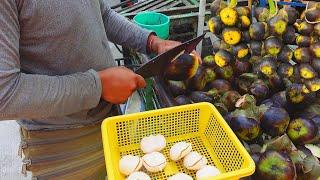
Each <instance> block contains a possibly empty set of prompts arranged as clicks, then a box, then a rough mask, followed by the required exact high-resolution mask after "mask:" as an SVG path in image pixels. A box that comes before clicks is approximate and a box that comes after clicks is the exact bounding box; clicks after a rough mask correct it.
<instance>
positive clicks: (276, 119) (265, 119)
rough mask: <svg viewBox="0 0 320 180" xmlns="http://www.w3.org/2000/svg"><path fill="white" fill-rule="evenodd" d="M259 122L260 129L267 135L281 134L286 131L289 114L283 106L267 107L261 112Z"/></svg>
mask: <svg viewBox="0 0 320 180" xmlns="http://www.w3.org/2000/svg"><path fill="white" fill-rule="evenodd" d="M260 122H261V128H262V130H263V131H264V132H265V133H267V134H268V135H270V136H272V137H275V136H281V135H283V134H284V133H285V132H286V129H287V127H288V125H289V122H290V116H289V114H288V112H287V111H286V110H285V109H283V108H277V107H267V108H265V110H264V111H263V112H262V117H261V119H260Z"/></svg>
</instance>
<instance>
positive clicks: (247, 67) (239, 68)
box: [233, 59, 251, 76]
mask: <svg viewBox="0 0 320 180" xmlns="http://www.w3.org/2000/svg"><path fill="white" fill-rule="evenodd" d="M233 70H234V73H235V75H236V76H239V75H241V74H244V73H248V72H250V71H251V64H250V63H249V61H240V60H238V59H237V60H236V62H235V63H234V64H233Z"/></svg>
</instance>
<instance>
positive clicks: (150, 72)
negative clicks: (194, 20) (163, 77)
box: [135, 33, 205, 78]
mask: <svg viewBox="0 0 320 180" xmlns="http://www.w3.org/2000/svg"><path fill="white" fill-rule="evenodd" d="M204 36H205V33H204V34H202V35H201V36H198V37H196V38H194V39H191V40H189V41H187V42H185V43H182V44H181V45H179V46H177V47H175V48H173V49H171V50H169V51H167V52H165V53H163V54H160V55H158V56H156V57H155V58H153V59H151V60H150V61H149V62H147V63H145V64H143V65H142V66H141V67H140V68H138V69H137V70H136V71H135V73H137V74H139V75H141V76H142V77H144V78H149V77H152V76H157V75H160V74H162V73H163V72H164V69H165V68H166V67H167V65H168V63H169V62H170V61H171V60H172V59H174V58H175V57H177V56H178V55H179V54H181V53H183V52H185V53H188V54H189V53H191V52H192V51H193V50H194V49H195V48H196V46H197V45H198V44H199V43H200V41H201V40H202V39H203V38H204Z"/></svg>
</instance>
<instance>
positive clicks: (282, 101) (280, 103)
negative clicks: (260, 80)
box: [271, 91, 292, 113]
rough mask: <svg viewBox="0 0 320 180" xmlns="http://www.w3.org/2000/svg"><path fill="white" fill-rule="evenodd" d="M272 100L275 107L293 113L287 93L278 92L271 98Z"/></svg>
mask: <svg viewBox="0 0 320 180" xmlns="http://www.w3.org/2000/svg"><path fill="white" fill-rule="evenodd" d="M271 100H272V102H273V107H277V108H284V109H285V110H286V111H287V112H289V113H291V112H292V108H290V104H289V103H288V101H287V96H286V91H280V92H277V93H276V94H274V95H273V96H272V97H271Z"/></svg>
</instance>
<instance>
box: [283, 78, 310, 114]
mask: <svg viewBox="0 0 320 180" xmlns="http://www.w3.org/2000/svg"><path fill="white" fill-rule="evenodd" d="M286 97H287V101H288V103H289V104H290V105H291V106H292V108H294V109H299V108H306V107H307V106H308V105H310V104H312V103H313V102H314V101H315V100H316V94H315V93H314V92H310V91H309V90H308V88H307V87H306V86H305V85H303V84H296V83H293V84H291V85H290V86H289V87H287V89H286Z"/></svg>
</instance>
